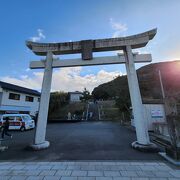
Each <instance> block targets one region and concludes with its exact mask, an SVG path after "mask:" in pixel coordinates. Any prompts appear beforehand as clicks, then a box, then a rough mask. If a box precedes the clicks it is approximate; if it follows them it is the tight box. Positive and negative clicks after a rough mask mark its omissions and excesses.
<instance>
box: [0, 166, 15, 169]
mask: <svg viewBox="0 0 180 180" xmlns="http://www.w3.org/2000/svg"><path fill="white" fill-rule="evenodd" d="M11 167H12V165H2V166H0V170H9V169H11Z"/></svg>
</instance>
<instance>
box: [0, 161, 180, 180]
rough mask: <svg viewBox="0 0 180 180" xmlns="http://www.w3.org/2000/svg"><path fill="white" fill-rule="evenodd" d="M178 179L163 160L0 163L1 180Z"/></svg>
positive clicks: (177, 172)
mask: <svg viewBox="0 0 180 180" xmlns="http://www.w3.org/2000/svg"><path fill="white" fill-rule="evenodd" d="M6 179H8V180H9V179H10V180H13V179H15V180H24V179H25V180H42V179H43V180H45V179H47V180H155V179H157V180H178V179H180V170H178V169H175V168H172V167H170V166H168V165H166V164H165V163H163V162H160V161H154V162H144V161H136V162H135V161H128V162H125V161H113V162H110V161H80V162H79V161H76V162H72V161H71V162H69V161H68V162H0V180H6Z"/></svg>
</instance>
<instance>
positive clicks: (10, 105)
mask: <svg viewBox="0 0 180 180" xmlns="http://www.w3.org/2000/svg"><path fill="white" fill-rule="evenodd" d="M39 102H40V92H38V91H36V90H32V89H28V88H24V87H21V86H16V85H13V84H9V83H6V82H2V81H0V114H5V113H28V114H30V115H33V116H35V115H36V113H37V112H38V109H39Z"/></svg>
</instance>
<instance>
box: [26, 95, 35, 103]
mask: <svg viewBox="0 0 180 180" xmlns="http://www.w3.org/2000/svg"><path fill="white" fill-rule="evenodd" d="M26 101H29V102H33V101H34V97H32V96H26Z"/></svg>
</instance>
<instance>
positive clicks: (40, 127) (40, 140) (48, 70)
mask: <svg viewBox="0 0 180 180" xmlns="http://www.w3.org/2000/svg"><path fill="white" fill-rule="evenodd" d="M52 62H53V54H52V52H50V51H49V52H47V55H46V61H45V69H44V76H43V83H42V91H41V99H40V106H39V114H38V121H37V127H36V133H35V139H34V144H33V145H31V147H32V148H33V149H34V150H39V149H45V148H48V147H49V145H50V143H49V142H48V141H46V140H45V136H46V126H47V117H48V108H49V98H50V90H51V81H52V72H53V69H52Z"/></svg>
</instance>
